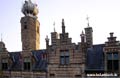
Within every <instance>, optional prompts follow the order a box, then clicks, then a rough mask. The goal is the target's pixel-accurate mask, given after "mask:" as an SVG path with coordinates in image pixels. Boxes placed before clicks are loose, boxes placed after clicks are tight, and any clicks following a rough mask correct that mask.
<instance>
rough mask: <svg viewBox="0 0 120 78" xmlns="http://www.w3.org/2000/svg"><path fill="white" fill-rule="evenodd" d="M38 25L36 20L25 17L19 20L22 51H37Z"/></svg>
mask: <svg viewBox="0 0 120 78" xmlns="http://www.w3.org/2000/svg"><path fill="white" fill-rule="evenodd" d="M39 29H40V23H39V21H38V20H37V18H33V17H31V16H25V17H22V18H21V40H22V50H39V48H40V46H39V45H40V32H39Z"/></svg>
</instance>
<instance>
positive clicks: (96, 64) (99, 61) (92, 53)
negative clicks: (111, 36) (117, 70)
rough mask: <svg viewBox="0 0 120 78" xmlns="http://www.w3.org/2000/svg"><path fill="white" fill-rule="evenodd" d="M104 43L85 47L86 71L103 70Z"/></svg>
mask: <svg viewBox="0 0 120 78" xmlns="http://www.w3.org/2000/svg"><path fill="white" fill-rule="evenodd" d="M103 47H104V44H99V45H93V46H92V48H88V49H87V60H86V71H104V53H103Z"/></svg>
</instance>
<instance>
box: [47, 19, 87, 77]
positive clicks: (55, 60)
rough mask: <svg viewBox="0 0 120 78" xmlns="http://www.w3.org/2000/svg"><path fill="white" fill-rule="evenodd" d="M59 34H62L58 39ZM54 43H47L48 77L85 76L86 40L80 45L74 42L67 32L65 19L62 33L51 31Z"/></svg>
mask: <svg viewBox="0 0 120 78" xmlns="http://www.w3.org/2000/svg"><path fill="white" fill-rule="evenodd" d="M57 36H60V38H59V39H58V37H57ZM51 38H52V41H51V42H52V44H51V45H47V46H49V47H47V51H48V77H50V78H58V77H62V78H66V77H68V78H76V77H81V76H84V75H85V74H84V69H85V50H84V49H85V48H86V47H87V46H85V44H86V43H85V42H81V43H79V44H78V45H76V44H75V43H72V41H71V40H72V39H71V38H69V34H68V33H66V32H65V24H64V19H63V20H62V33H61V34H60V35H57V32H52V33H51Z"/></svg>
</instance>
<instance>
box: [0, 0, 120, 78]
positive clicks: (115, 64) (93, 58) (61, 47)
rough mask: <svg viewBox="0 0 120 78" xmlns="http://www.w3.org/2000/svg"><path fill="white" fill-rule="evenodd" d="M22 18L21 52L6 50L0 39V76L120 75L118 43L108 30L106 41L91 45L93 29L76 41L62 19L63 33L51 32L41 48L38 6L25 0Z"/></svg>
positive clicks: (66, 77)
mask: <svg viewBox="0 0 120 78" xmlns="http://www.w3.org/2000/svg"><path fill="white" fill-rule="evenodd" d="M22 13H23V14H24V16H23V17H22V18H21V21H20V22H21V41H22V51H20V52H9V51H7V49H6V47H5V44H4V42H3V41H2V40H1V41H0V77H8V78H9V77H11V78H15V77H17V78H80V77H87V74H96V73H98V74H99V73H101V74H104V73H114V74H117V76H119V74H120V67H119V66H120V65H119V64H120V61H119V60H120V58H119V56H120V53H119V52H120V43H119V41H116V37H114V36H113V33H110V37H108V41H107V42H105V44H98V45H94V44H93V29H92V27H90V26H89V23H88V27H86V28H85V33H84V32H83V31H82V33H81V34H80V38H81V42H78V44H75V43H73V42H72V38H70V37H69V33H68V32H66V30H65V28H66V26H65V21H64V19H62V22H61V28H62V33H60V34H58V33H57V32H56V31H53V32H51V44H49V38H48V36H47V37H46V38H45V41H46V49H40V46H39V44H40V41H39V39H40V32H39V29H40V23H39V21H38V20H37V14H38V9H37V6H36V4H34V3H32V2H31V1H30V0H29V1H25V3H24V4H23V8H22Z"/></svg>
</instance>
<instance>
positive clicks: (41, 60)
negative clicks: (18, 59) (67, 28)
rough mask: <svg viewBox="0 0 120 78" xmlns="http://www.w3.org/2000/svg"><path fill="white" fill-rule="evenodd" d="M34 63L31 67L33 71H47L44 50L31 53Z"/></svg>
mask: <svg viewBox="0 0 120 78" xmlns="http://www.w3.org/2000/svg"><path fill="white" fill-rule="evenodd" d="M32 54H33V57H34V58H35V60H36V62H35V64H34V65H33V67H32V70H33V71H47V53H46V50H37V51H32Z"/></svg>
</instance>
